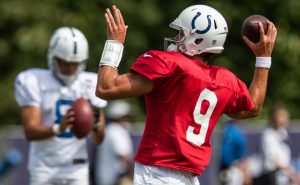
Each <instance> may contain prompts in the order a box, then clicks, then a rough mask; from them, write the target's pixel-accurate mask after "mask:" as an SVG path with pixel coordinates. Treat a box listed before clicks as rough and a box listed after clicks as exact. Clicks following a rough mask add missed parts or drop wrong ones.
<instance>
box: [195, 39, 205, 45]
mask: <svg viewBox="0 0 300 185" xmlns="http://www.w3.org/2000/svg"><path fill="white" fill-rule="evenodd" d="M202 41H203V38H198V39H195V41H194V43H195V44H196V45H199V44H200V43H201V42H202Z"/></svg>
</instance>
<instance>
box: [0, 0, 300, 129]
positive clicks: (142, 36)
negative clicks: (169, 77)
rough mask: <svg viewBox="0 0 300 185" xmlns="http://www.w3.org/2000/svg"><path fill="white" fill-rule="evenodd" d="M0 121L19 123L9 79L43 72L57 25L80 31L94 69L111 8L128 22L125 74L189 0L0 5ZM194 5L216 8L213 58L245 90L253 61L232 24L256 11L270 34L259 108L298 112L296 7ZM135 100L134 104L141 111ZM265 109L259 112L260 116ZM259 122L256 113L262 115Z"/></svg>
mask: <svg viewBox="0 0 300 185" xmlns="http://www.w3.org/2000/svg"><path fill="white" fill-rule="evenodd" d="M0 1H1V3H0V12H1V14H0V33H1V37H0V79H1V83H0V93H1V94H0V101H1V105H0V116H1V118H2V121H1V123H0V124H20V119H19V109H18V108H17V105H16V103H15V100H14V95H13V91H14V87H13V82H14V78H15V76H16V74H17V73H18V72H20V71H22V70H24V69H26V68H30V67H47V58H46V56H47V48H48V41H49V38H50V36H51V34H52V32H53V31H54V30H55V29H56V28H58V27H61V26H74V27H77V28H79V29H80V30H82V31H83V32H84V33H85V35H86V36H87V38H88V41H89V44H90V59H89V63H88V68H87V69H88V70H90V71H94V72H96V71H97V66H98V60H99V58H100V56H101V51H102V48H103V45H104V41H105V39H106V27H105V24H104V11H105V8H107V7H111V5H113V4H116V5H117V6H118V7H119V8H120V9H121V11H122V12H123V16H124V18H125V21H126V23H127V24H128V25H129V28H128V34H127V38H126V43H125V53H124V56H123V59H124V60H123V62H122V63H121V66H120V71H121V72H122V73H124V72H127V71H128V69H129V67H130V66H131V65H132V63H133V62H134V61H135V59H136V58H137V57H138V56H139V55H140V54H142V53H143V52H145V51H147V50H149V49H163V38H164V37H173V36H174V32H173V31H172V30H171V29H169V27H168V24H169V23H170V22H171V21H172V20H173V19H174V18H176V16H177V15H178V14H179V12H181V11H182V10H183V9H184V8H185V7H187V6H190V5H192V4H194V3H195V1H192V0H187V1H181V0H173V1H171V2H170V1H159V0H151V1H147V0H122V1H117V0H110V1H109V0H107V1H104V0H99V1H97V0H94V1H83V0H77V1H74V0H51V1H46V0H25V1H19V0H9V1H4V0H0ZM200 3H203V4H207V5H210V6H212V7H215V8H216V9H218V10H219V11H220V12H221V13H222V14H223V15H224V17H225V18H226V20H227V23H228V26H229V34H228V37H227V41H226V44H225V51H224V53H223V54H222V55H220V56H219V57H216V58H215V60H214V61H213V64H214V65H221V66H224V67H227V68H229V69H230V70H231V71H233V72H234V73H236V74H237V76H239V77H240V78H241V79H242V80H243V81H245V82H246V83H247V85H250V83H251V80H252V74H253V70H254V59H255V58H254V56H253V54H252V53H251V51H250V50H249V49H248V47H247V46H246V45H245V44H244V42H243V40H242V37H241V33H240V27H241V24H242V22H243V20H244V19H245V18H246V17H247V16H249V15H251V14H262V15H265V16H266V17H268V18H269V19H270V20H272V21H273V22H274V23H275V24H276V26H277V29H278V39H277V43H276V46H275V49H274V53H273V64H272V68H271V70H270V78H269V85H268V92H267V97H266V103H265V108H264V109H266V108H267V107H268V106H269V105H270V104H271V103H272V102H275V101H278V100H282V101H284V102H285V103H286V104H287V106H288V107H289V109H290V111H291V113H292V117H293V118H299V116H298V114H297V113H298V112H299V111H300V107H299V106H298V105H299V104H300V98H299V92H300V85H299V78H300V67H298V65H297V64H298V63H299V58H300V54H299V52H298V51H299V50H300V36H299V33H300V32H299V31H300V25H299V24H298V19H297V18H298V17H299V16H300V13H299V11H298V10H299V8H300V2H299V1H298V0H286V1H278V0H252V1H251V0H245V1H238V0H222V1H220V0H210V1H208V0H203V1H201V2H200ZM142 102H143V98H140V106H141V107H143V103H142ZM264 112H266V111H264ZM263 117H264V115H263Z"/></svg>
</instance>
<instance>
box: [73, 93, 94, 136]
mask: <svg viewBox="0 0 300 185" xmlns="http://www.w3.org/2000/svg"><path fill="white" fill-rule="evenodd" d="M72 110H73V111H74V117H75V120H74V122H73V127H72V130H73V132H74V135H75V136H76V137H77V138H79V139H81V138H83V137H85V136H87V135H88V133H89V132H90V131H91V129H92V127H93V124H94V122H95V117H94V113H93V108H92V106H91V104H90V102H89V101H88V100H86V99H84V98H79V99H77V100H76V101H75V102H74V103H73V105H72Z"/></svg>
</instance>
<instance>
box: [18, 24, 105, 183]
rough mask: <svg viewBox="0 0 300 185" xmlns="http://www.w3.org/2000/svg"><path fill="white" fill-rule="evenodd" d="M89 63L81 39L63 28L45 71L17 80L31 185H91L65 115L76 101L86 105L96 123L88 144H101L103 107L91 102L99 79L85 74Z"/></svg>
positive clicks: (82, 142) (80, 144)
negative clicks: (94, 113) (82, 100)
mask: <svg viewBox="0 0 300 185" xmlns="http://www.w3.org/2000/svg"><path fill="white" fill-rule="evenodd" d="M87 59H88V42H87V39H86V37H85V36H84V35H83V33H82V32H81V31H80V30H78V29H76V28H73V27H61V28H59V29H57V30H56V31H55V32H54V34H53V35H52V37H51V39H50V43H49V49H48V65H49V69H39V68H31V69H27V70H25V71H23V72H21V73H20V74H18V76H17V77H16V80H15V98H16V100H17V103H18V105H19V106H20V108H21V116H22V123H23V125H24V132H25V136H26V138H27V139H28V140H29V141H30V153H29V162H28V169H29V173H30V185H41V184H43V185H54V184H66V185H88V184H89V171H88V158H87V157H88V156H87V148H86V142H87V141H86V139H77V138H76V137H75V136H74V134H73V132H72V130H71V125H72V121H73V120H74V112H73V111H67V110H69V108H70V107H71V105H72V103H73V102H74V101H75V100H76V99H78V98H80V97H84V98H86V99H88V100H89V101H90V102H91V104H92V105H93V106H94V107H96V109H97V113H98V116H97V118H98V120H99V121H98V122H97V124H96V126H98V129H97V131H96V130H95V132H92V138H93V139H94V141H95V142H96V143H97V144H99V143H100V142H101V141H102V140H103V136H104V130H103V126H104V115H103V110H102V108H103V107H105V106H106V104H107V102H106V101H104V100H101V99H99V98H97V97H96V96H95V93H94V91H95V87H96V81H97V74H96V73H91V72H85V71H84V69H85V66H86V62H87Z"/></svg>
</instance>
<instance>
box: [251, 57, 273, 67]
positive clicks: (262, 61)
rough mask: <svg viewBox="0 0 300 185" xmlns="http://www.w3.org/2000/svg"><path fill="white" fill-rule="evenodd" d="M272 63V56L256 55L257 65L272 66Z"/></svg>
mask: <svg viewBox="0 0 300 185" xmlns="http://www.w3.org/2000/svg"><path fill="white" fill-rule="evenodd" d="M271 63H272V60H271V57H256V63H255V67H259V68H270V67H271Z"/></svg>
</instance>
